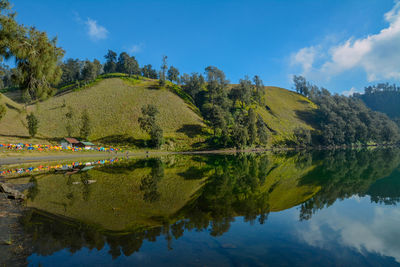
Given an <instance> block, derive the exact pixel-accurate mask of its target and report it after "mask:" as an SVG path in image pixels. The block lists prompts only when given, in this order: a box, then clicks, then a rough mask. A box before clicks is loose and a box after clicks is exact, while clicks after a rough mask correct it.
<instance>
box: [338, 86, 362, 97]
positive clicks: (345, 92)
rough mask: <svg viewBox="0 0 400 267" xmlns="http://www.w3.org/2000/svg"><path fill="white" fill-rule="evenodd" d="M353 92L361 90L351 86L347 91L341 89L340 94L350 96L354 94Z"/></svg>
mask: <svg viewBox="0 0 400 267" xmlns="http://www.w3.org/2000/svg"><path fill="white" fill-rule="evenodd" d="M355 93H362V92H361V91H357V89H356V88H355V87H351V89H350V90H348V91H343V92H342V95H344V96H352V95H354V94H355Z"/></svg>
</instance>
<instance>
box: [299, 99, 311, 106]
mask: <svg viewBox="0 0 400 267" xmlns="http://www.w3.org/2000/svg"><path fill="white" fill-rule="evenodd" d="M297 102H299V103H301V104H306V105H309V104H310V102H308V101H306V100H302V99H301V100H297Z"/></svg>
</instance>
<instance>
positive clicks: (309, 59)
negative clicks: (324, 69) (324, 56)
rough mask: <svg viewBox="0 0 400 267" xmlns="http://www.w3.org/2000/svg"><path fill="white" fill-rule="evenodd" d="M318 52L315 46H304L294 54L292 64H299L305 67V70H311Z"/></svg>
mask: <svg viewBox="0 0 400 267" xmlns="http://www.w3.org/2000/svg"><path fill="white" fill-rule="evenodd" d="M317 52H318V51H317V49H316V48H315V47H314V46H311V47H304V48H302V49H300V50H299V51H298V52H297V53H296V54H293V55H292V58H291V64H292V65H297V64H298V65H300V66H301V67H302V68H303V72H309V71H310V70H311V67H312V65H313V64H314V60H315V57H316V55H317Z"/></svg>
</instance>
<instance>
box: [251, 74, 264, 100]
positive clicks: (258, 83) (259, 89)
mask: <svg viewBox="0 0 400 267" xmlns="http://www.w3.org/2000/svg"><path fill="white" fill-rule="evenodd" d="M253 82H254V87H255V88H254V91H253V97H254V100H255V101H256V102H257V103H258V104H259V105H264V104H265V99H264V98H265V88H264V84H263V81H262V80H261V79H260V77H259V76H257V75H255V76H254V78H253Z"/></svg>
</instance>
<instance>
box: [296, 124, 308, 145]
mask: <svg viewBox="0 0 400 267" xmlns="http://www.w3.org/2000/svg"><path fill="white" fill-rule="evenodd" d="M293 134H294V137H295V140H296V143H297V145H300V146H310V145H311V133H310V130H308V129H304V128H296V129H294V131H293Z"/></svg>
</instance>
